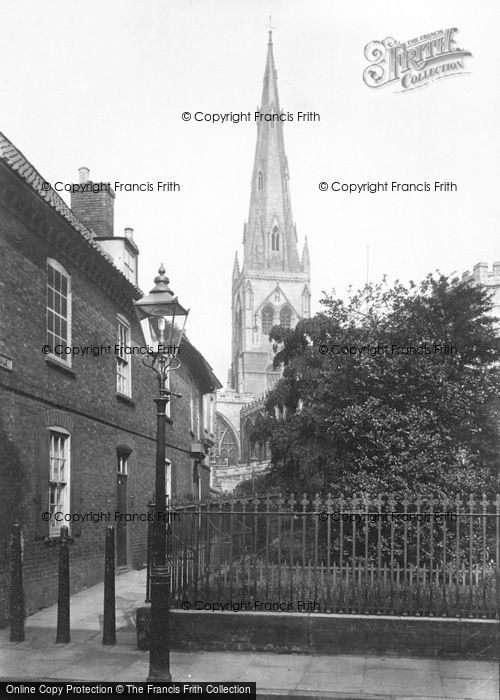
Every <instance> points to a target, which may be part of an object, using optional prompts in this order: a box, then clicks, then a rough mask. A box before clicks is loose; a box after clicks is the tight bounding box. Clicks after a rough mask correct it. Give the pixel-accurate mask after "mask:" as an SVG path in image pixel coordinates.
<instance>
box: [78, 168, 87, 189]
mask: <svg viewBox="0 0 500 700" xmlns="http://www.w3.org/2000/svg"><path fill="white" fill-rule="evenodd" d="M78 174H79V175H80V185H84V184H85V183H86V182H88V181H89V176H90V170H89V169H88V168H85V167H83V168H78Z"/></svg>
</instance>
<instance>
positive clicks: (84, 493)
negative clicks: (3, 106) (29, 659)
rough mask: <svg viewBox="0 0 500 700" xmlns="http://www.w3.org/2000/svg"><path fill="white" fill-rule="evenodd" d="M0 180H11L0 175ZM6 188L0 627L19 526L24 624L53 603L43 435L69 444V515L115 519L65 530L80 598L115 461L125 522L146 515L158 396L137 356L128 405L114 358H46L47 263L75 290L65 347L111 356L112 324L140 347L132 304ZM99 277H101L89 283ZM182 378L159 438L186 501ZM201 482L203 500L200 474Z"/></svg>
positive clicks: (40, 210)
mask: <svg viewBox="0 0 500 700" xmlns="http://www.w3.org/2000/svg"><path fill="white" fill-rule="evenodd" d="M2 178H4V179H8V176H6V175H5V172H3V171H2V169H1V168H0V180H2ZM7 184H8V186H10V187H13V188H15V189H16V190H18V191H19V198H18V199H14V200H13V199H12V196H11V197H10V200H9V202H10V201H14V202H18V203H20V206H19V208H18V209H16V208H15V207H11V206H10V204H9V202H6V201H5V200H4V204H2V202H1V201H0V259H1V260H2V273H1V275H0V353H2V354H3V355H6V356H8V357H10V358H12V360H13V368H12V371H9V370H6V369H0V572H2V573H1V574H0V625H1V624H5V622H6V619H7V611H8V595H9V586H8V573H6V572H7V564H8V537H9V533H10V530H11V526H12V523H13V522H14V521H15V520H16V519H18V520H19V522H21V524H22V527H23V534H24V587H25V595H26V611H27V613H28V614H29V613H31V612H33V611H35V610H37V609H39V608H40V607H44V606H46V605H49V604H52V603H54V602H55V601H56V599H57V558H58V547H57V545H56V543H55V542H54V540H52V541H50V540H49V541H47V538H46V537H45V535H46V534H47V532H46V530H47V527H46V525H45V526H44V524H43V522H42V518H41V517H40V515H41V513H42V512H43V511H47V510H48V505H49V504H48V461H49V460H48V455H47V453H46V452H45V453H44V452H43V448H42V447H41V445H43V441H44V440H46V438H47V435H48V430H47V429H48V427H49V426H51V425H52V426H53V425H59V426H60V427H63V428H65V429H67V431H68V432H69V433H70V439H71V468H70V480H71V503H70V510H71V512H81V513H87V512H93V513H101V512H103V513H108V512H109V513H111V520H110V522H107V521H102V522H99V523H93V522H87V523H84V524H83V525H82V526H81V527H80V528H78V527H76V526H75V527H73V528H72V532H71V534H72V543H71V547H70V556H71V590H72V592H76V591H77V590H79V589H81V588H83V587H86V586H89V585H92V584H94V583H96V582H97V581H99V580H102V577H103V569H104V539H105V530H106V527H107V526H108V525H110V524H111V525H112V524H115V522H114V517H115V516H114V512H115V510H116V509H117V465H118V456H117V451H118V450H126V451H127V453H129V458H128V476H127V512H132V513H147V503H148V500H149V499H150V498H151V496H152V494H153V493H154V466H155V450H156V408H155V405H154V402H153V400H152V399H153V396H155V394H156V392H157V388H156V379H155V376H154V374H153V372H152V371H151V370H150V369H148V368H147V367H145V366H144V365H143V364H142V357H140V356H138V355H132V356H130V361H131V364H132V395H131V397H130V398H125V397H122V396H119V395H117V393H116V356H115V355H114V352H112V353H111V354H110V355H107V354H104V355H99V356H97V357H94V356H92V355H86V356H75V357H74V359H73V361H72V364H71V368H68V367H62V366H61V364H60V363H57V362H54V361H52V360H50V359H49V357H48V356H46V355H44V354H43V353H42V351H41V347H42V345H43V344H44V343H46V342H47V341H46V284H47V258H48V257H50V258H54V259H55V260H57V262H58V263H60V264H61V265H62V266H63V267H64V268H65V269H66V271H67V273H68V274H69V276H70V278H71V294H72V302H71V307H72V324H71V325H72V336H71V344H72V345H73V346H88V345H101V344H102V345H108V344H109V345H111V346H112V348H113V346H114V344H115V342H116V334H117V314H120V315H121V316H125V317H126V318H127V320H128V322H129V323H130V327H131V344H132V345H133V346H143V345H144V338H143V336H142V331H141V328H140V325H139V323H138V321H137V320H136V316H135V312H134V308H133V296H134V294H135V295H136V296H137V294H136V293H135V292H134V289H133V287H132V286H131V285H129V286H127V283H124V280H123V279H122V277H121V275H120V273H119V272H118V271H117V270H116V269H114V268H113V266H112V265H111V264H110V263H109V262H107V261H106V260H105V259H103V256H102V254H101V253H100V252H99V251H98V250H96V249H94V248H93V247H91V246H89V245H88V243H87V242H86V241H84V242H82V240H81V236H80V234H79V233H76V232H75V230H74V229H72V227H71V226H70V224H69V223H68V222H66V221H65V220H64V219H62V217H60V216H59V214H57V212H55V211H54V210H53V209H52V208H51V207H50V205H49V204H47V203H46V202H44V201H43V200H41V199H40V197H39V196H38V195H36V194H35V193H33V192H30V191H29V189H28V188H27V187H25V186H24V185H23V186H21V185H20V184H19V183H18V182H16V181H15V178H11V179H10V180H8V183H7ZM1 185H2V182H0V187H1ZM4 192H5V190H4ZM4 205H5V206H4ZM75 236H76V238H75ZM68 241H70V242H71V245H70V244H69V243H68ZM89 258H90V265H89ZM96 269H97V270H99V271H102V274H101V273H99V274H95V272H94V271H95V270H96ZM110 279H111V281H112V282H113V284H111V285H110V284H109V282H110ZM115 282H116V283H115ZM115 290H117V291H116V293H115ZM123 290H125V292H127V290H128V295H127V294H126V293H123ZM113 349H114V348H113ZM189 376H191V380H192V381H193V382H194V383H195V385H196V382H197V380H196V372H195V371H193V367H190V366H189V363H184V364H183V366H182V368H181V369H180V370H179V371H178V372H177V373H176V376H175V378H174V379H173V381H172V390H173V391H176V392H179V393H182V394H183V398H182V399H177V398H173V399H172V400H173V405H172V420H171V421H169V423H168V425H167V431H166V442H167V457H168V458H170V459H171V461H172V465H173V489H174V493H175V492H177V494H185V493H192V491H193V464H194V460H193V457H192V456H191V454H190V448H191V440H192V434H191V433H190V424H191V408H190V394H189V390H190V385H189V379H188V377H189ZM200 393H201V392H200ZM44 469H45V470H46V476H43V474H44V473H45V472H44V471H43V470H44ZM201 471H202V472H203V475H202V479H203V482H202V483H203V484H204V488H205V489H206V491H208V472H207V470H205V469H203V470H201ZM41 475H42V476H41ZM126 527H127V562H128V565H129V566H133V567H140V566H143V565H145V563H146V534H147V533H146V523H145V522H133V523H129V524H128V525H127V526H126Z"/></svg>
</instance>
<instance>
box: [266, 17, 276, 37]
mask: <svg viewBox="0 0 500 700" xmlns="http://www.w3.org/2000/svg"><path fill="white" fill-rule="evenodd" d="M267 28H268V31H269V44H272V43H273V29H275V27H273V25H272V21H271V15H269V24H268V25H267Z"/></svg>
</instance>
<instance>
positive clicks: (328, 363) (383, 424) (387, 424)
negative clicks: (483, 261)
mask: <svg viewBox="0 0 500 700" xmlns="http://www.w3.org/2000/svg"><path fill="white" fill-rule="evenodd" d="M321 303H322V305H323V310H322V312H321V313H318V314H317V315H316V316H314V317H313V318H311V319H303V320H302V321H300V322H299V323H298V325H297V326H296V328H295V329H292V330H284V329H282V328H278V327H275V328H273V329H272V331H271V338H272V339H273V340H274V342H275V343H276V345H275V348H276V350H277V354H276V357H275V366H279V365H280V364H281V363H283V365H284V373H283V378H282V379H281V380H280V381H279V382H278V384H277V385H276V386H275V388H274V389H273V390H272V391H271V392H270V394H269V397H268V400H267V404H266V407H267V410H268V417H267V418H266V419H264V420H261V421H259V423H258V424H257V425H256V426H255V428H254V435H253V436H252V437H253V439H256V440H264V439H265V440H269V442H270V447H271V453H272V469H271V472H270V474H269V476H268V477H267V479H266V481H265V484H264V486H265V488H270V487H279V488H281V489H282V490H284V491H285V492H287V491H288V492H289V491H298V490H306V491H309V492H311V491H312V490H317V491H322V492H327V491H330V492H331V493H332V494H336V493H339V492H341V491H343V492H344V493H355V492H360V491H362V492H365V493H368V494H372V495H374V494H376V493H380V492H386V493H387V492H394V493H396V494H397V493H400V494H402V493H404V492H406V491H417V490H418V491H420V492H422V493H424V494H425V493H431V492H432V493H434V494H437V493H439V492H442V493H444V494H446V495H447V496H449V495H450V494H452V493H453V494H454V493H457V492H461V493H468V492H470V491H474V492H477V491H482V490H484V491H487V492H491V491H494V490H495V488H496V487H497V482H496V480H497V475H498V466H499V453H500V441H499V431H498V428H499V425H500V423H499V419H500V415H499V409H498V396H499V390H500V372H499V369H498V363H499V360H500V342H499V340H498V338H497V336H496V332H495V322H496V319H495V318H494V317H493V316H492V315H491V311H492V300H491V298H490V296H489V293H488V292H487V291H486V290H485V289H484V288H480V287H477V286H471V285H468V284H465V283H459V282H458V281H456V280H450V279H449V278H447V277H445V276H443V275H440V274H435V275H433V274H430V275H428V276H427V278H426V279H425V280H423V281H422V282H421V283H420V284H415V283H413V282H411V283H410V284H409V285H408V286H405V285H403V284H401V283H400V282H396V283H395V284H394V285H393V286H392V287H390V286H389V285H388V284H387V282H386V280H385V279H384V280H383V281H382V282H381V283H379V284H372V285H367V286H366V287H365V288H364V289H363V290H361V291H358V292H356V293H353V292H352V291H351V293H350V296H349V298H348V300H347V301H345V302H344V301H343V300H341V299H338V298H336V297H335V295H334V293H331V294H326V293H324V298H323V299H322V300H321ZM445 345H447V346H448V350H450V346H455V347H456V349H457V351H456V353H452V352H448V353H445V352H435V346H440V347H444V346H445ZM320 346H323V347H322V350H323V351H324V349H325V346H326V348H327V349H328V352H327V354H321V353H320V351H319V350H320ZM342 347H348V348H351V347H352V348H356V347H357V348H364V350H362V352H361V353H359V352H354V353H353V354H344V353H340V350H339V348H342ZM394 347H396V348H399V350H394ZM422 347H427V348H428V352H427V353H426V354H417V353H416V352H408V351H407V350H405V349H407V348H422ZM332 348H333V349H334V350H335V353H337V352H339V354H334V353H332V352H331V350H332ZM377 348H378V349H377ZM276 406H278V407H280V409H286V410H285V411H284V415H285V418H284V419H283V418H277V417H276V412H275V407H276ZM281 416H283V411H281Z"/></svg>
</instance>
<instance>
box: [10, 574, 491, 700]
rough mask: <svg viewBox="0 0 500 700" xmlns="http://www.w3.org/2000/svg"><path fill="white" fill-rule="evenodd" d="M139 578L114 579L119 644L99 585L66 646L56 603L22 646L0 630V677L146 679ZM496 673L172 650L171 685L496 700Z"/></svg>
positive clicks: (394, 661) (79, 599) (459, 666)
mask: <svg viewBox="0 0 500 700" xmlns="http://www.w3.org/2000/svg"><path fill="white" fill-rule="evenodd" d="M145 576H146V575H145V571H144V570H142V571H128V572H126V573H123V574H120V575H119V576H117V579H116V611H117V612H116V628H117V643H116V645H113V646H104V645H103V644H102V623H103V614H102V608H103V597H104V594H103V584H98V585H96V586H92V587H91V588H88V589H86V590H84V591H81V592H80V593H76V594H75V595H73V596H72V597H71V642H69V643H68V644H56V643H55V637H56V620H57V606H55V605H54V606H51V607H49V608H46V609H44V610H41V611H39V612H37V613H36V614H34V615H31V616H30V617H28V618H27V619H26V627H25V637H26V638H25V641H24V642H10V641H9V636H10V630H9V629H8V628H5V629H2V630H0V680H10V681H15V680H17V681H28V680H44V681H46V680H72V681H79V680H80V681H119V682H120V683H126V682H134V681H137V682H143V681H145V680H146V678H147V675H148V666H149V653H148V652H145V651H141V650H139V649H137V646H136V631H135V611H136V608H137V607H139V606H143V605H144V591H145ZM498 670H499V666H498V664H497V663H492V662H487V661H474V660H470V661H452V660H442V659H437V658H432V659H419V658H402V657H381V656H354V655H348V654H346V655H341V656H326V655H306V654H275V653H259V652H243V651H234V652H233V651H230V652H204V651H173V652H171V673H172V678H173V680H174V681H187V682H189V681H193V682H197V681H200V682H202V681H256V683H257V697H258V698H259V699H260V700H266V699H270V698H277V697H287V698H289V700H290V699H292V698H293V699H294V700H305V699H306V698H307V699H308V700H313V699H319V698H321V699H322V700H326V699H327V698H336V699H337V700H340V699H341V698H346V699H347V698H350V699H353V698H360V699H363V700H369V699H370V698H371V699H382V698H384V699H386V700H387V699H389V698H390V699H391V700H424V698H425V699H426V700H429V699H431V698H432V699H435V698H453V699H454V700H497V698H498V697H499V684H498Z"/></svg>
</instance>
